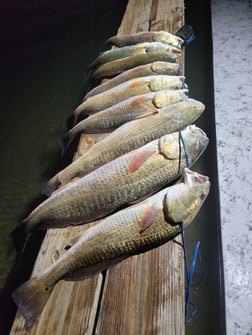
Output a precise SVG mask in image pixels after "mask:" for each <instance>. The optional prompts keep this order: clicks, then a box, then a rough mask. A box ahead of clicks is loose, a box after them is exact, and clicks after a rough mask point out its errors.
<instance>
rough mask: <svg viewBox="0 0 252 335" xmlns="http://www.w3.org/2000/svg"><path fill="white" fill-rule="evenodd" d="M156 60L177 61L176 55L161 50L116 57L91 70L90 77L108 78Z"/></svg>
mask: <svg viewBox="0 0 252 335" xmlns="http://www.w3.org/2000/svg"><path fill="white" fill-rule="evenodd" d="M156 61H162V62H168V63H174V64H175V63H178V55H177V54H175V53H171V52H167V51H164V50H161V51H156V52H150V53H148V54H137V55H133V56H128V57H124V58H121V59H116V60H113V61H111V62H108V63H105V64H102V65H100V66H98V67H97V68H96V69H95V70H94V71H93V72H92V71H91V74H90V78H91V79H94V80H98V79H104V78H110V77H113V76H115V75H118V74H119V73H122V72H124V71H127V70H129V69H132V68H133V67H136V66H139V65H144V64H148V63H152V62H156Z"/></svg>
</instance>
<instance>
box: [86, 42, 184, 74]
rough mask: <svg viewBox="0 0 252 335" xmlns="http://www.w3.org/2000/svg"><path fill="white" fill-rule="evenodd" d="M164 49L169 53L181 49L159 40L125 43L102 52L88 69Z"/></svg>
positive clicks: (178, 51)
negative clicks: (120, 46)
mask: <svg viewBox="0 0 252 335" xmlns="http://www.w3.org/2000/svg"><path fill="white" fill-rule="evenodd" d="M159 51H166V52H169V53H175V54H180V53H181V49H179V48H176V47H174V46H171V45H168V44H165V43H161V42H145V43H138V44H134V45H126V46H124V47H122V48H113V49H110V50H107V51H104V52H102V53H101V54H100V55H99V56H98V57H97V58H96V59H95V60H94V61H93V62H92V63H91V64H90V66H89V67H90V69H94V68H96V67H98V66H100V65H102V64H105V63H108V62H111V61H114V60H117V59H122V58H125V57H130V56H134V55H138V54H147V55H148V54H149V53H153V52H159Z"/></svg>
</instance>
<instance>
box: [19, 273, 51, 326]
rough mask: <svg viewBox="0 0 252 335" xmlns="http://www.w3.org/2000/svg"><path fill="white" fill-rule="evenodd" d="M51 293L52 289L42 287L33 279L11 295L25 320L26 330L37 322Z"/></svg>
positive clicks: (40, 283) (39, 281) (38, 280)
mask: <svg viewBox="0 0 252 335" xmlns="http://www.w3.org/2000/svg"><path fill="white" fill-rule="evenodd" d="M51 292H52V288H47V287H44V286H43V284H42V282H41V280H40V279H38V278H37V277H34V278H31V279H30V280H28V281H26V282H25V283H24V284H22V285H21V286H19V287H18V288H17V289H16V290H15V291H14V292H13V293H12V298H13V300H14V302H15V303H16V305H17V307H18V309H19V310H20V312H21V313H22V315H23V317H24V318H25V325H26V327H27V328H30V327H32V325H33V324H34V322H35V321H36V320H37V318H38V317H39V315H40V314H41V312H42V311H43V309H44V307H45V305H46V303H47V301H48V299H49V296H50V294H51Z"/></svg>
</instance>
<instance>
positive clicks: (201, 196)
mask: <svg viewBox="0 0 252 335" xmlns="http://www.w3.org/2000/svg"><path fill="white" fill-rule="evenodd" d="M204 198H205V194H204V193H203V192H201V193H200V200H204Z"/></svg>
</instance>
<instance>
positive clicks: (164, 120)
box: [45, 99, 205, 194]
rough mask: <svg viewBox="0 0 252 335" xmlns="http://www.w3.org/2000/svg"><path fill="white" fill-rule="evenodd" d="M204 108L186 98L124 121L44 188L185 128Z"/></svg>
mask: <svg viewBox="0 0 252 335" xmlns="http://www.w3.org/2000/svg"><path fill="white" fill-rule="evenodd" d="M204 109H205V106H204V105H203V104H202V103H201V102H199V101H197V100H194V99H186V100H184V101H182V102H178V103H176V104H172V105H169V106H166V107H165V108H163V109H161V110H160V111H159V112H158V113H156V114H153V115H149V116H147V117H145V118H142V119H137V120H133V121H129V122H127V123H125V124H123V125H122V126H120V127H119V128H117V129H116V130H114V131H113V132H112V133H111V134H109V135H108V136H106V137H105V138H104V139H103V140H101V141H100V142H98V143H96V144H95V145H93V146H92V147H91V148H90V149H89V150H87V151H86V152H85V153H84V154H83V155H82V156H81V157H79V158H78V159H77V160H75V161H74V162H72V163H71V164H70V165H68V166H67V167H66V168H65V169H64V170H62V171H60V172H59V173H58V174H56V175H55V176H54V177H53V178H51V179H50V180H49V181H48V183H47V184H46V187H45V190H46V191H47V193H49V194H50V193H51V192H53V191H54V190H56V189H57V188H58V187H59V186H60V185H64V184H65V183H67V182H69V181H70V180H71V179H73V178H75V177H80V176H84V175H86V174H87V173H89V172H91V171H92V170H94V169H95V168H98V167H99V166H101V165H103V164H105V163H107V162H109V161H111V160H113V159H115V158H117V157H119V156H120V155H123V154H125V153H126V152H129V151H131V150H134V149H136V148H139V147H141V146H142V145H145V144H146V143H148V142H150V141H152V140H154V139H156V138H159V137H160V136H162V135H165V134H168V133H172V132H175V131H178V130H180V129H182V128H184V127H185V126H187V125H189V124H191V123H192V122H194V121H195V120H196V119H197V118H198V117H199V116H200V115H201V113H202V112H203V111H204Z"/></svg>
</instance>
